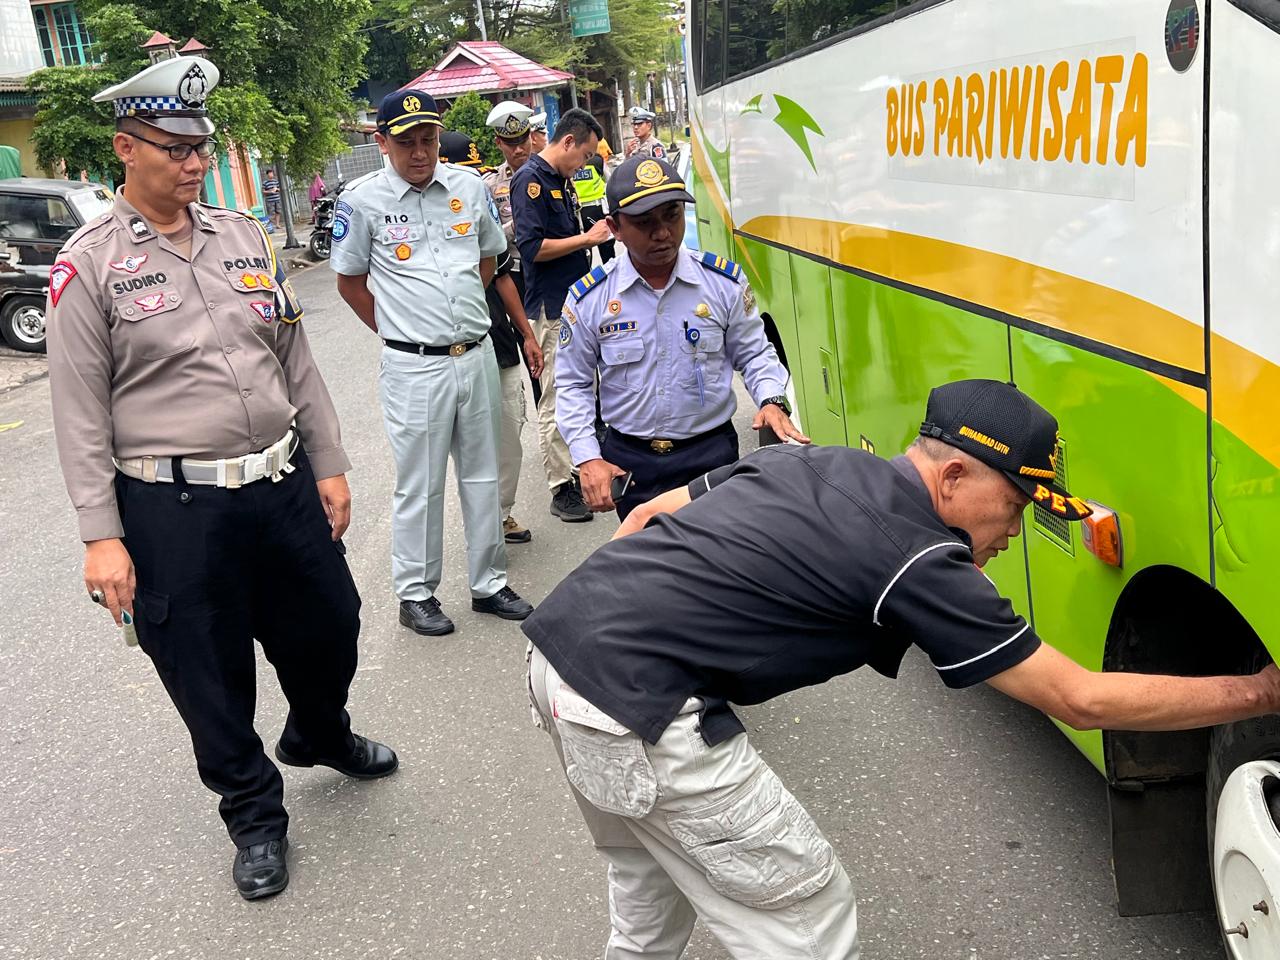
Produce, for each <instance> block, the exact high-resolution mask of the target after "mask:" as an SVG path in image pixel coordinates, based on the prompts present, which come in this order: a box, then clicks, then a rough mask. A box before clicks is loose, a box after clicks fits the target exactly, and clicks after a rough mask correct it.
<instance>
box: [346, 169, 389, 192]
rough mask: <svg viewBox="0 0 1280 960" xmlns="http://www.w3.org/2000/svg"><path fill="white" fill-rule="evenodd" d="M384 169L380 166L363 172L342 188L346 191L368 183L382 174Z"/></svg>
mask: <svg viewBox="0 0 1280 960" xmlns="http://www.w3.org/2000/svg"><path fill="white" fill-rule="evenodd" d="M382 170H383V168H382V167H379V168H378V169H377V170H371V171H369V172H368V173H365V174H361V175H360V176H358V177H356V178H355V179H354V180H352V181H351V182H350V183H348V184H347V185H346V186H344V187H343V188H342V192H343V193H346V192H347V191H348V190H354V189H355V188H356V187H358V186H361V185H362V184H365V183H368V182H369V181H370V180H372V179H373V178H374V177H376V176H377V175H378V174H380V173H381V172H382Z"/></svg>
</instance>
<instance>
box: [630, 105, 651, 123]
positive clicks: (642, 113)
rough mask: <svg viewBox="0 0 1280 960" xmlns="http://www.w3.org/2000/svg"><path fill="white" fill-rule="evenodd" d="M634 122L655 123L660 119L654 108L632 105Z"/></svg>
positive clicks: (632, 119)
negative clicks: (647, 108) (648, 108)
mask: <svg viewBox="0 0 1280 960" xmlns="http://www.w3.org/2000/svg"><path fill="white" fill-rule="evenodd" d="M630 116H631V122H632V123H653V121H654V120H656V119H658V115H657V114H656V113H654V112H653V111H652V110H646V109H645V108H644V107H632V108H631V112H630Z"/></svg>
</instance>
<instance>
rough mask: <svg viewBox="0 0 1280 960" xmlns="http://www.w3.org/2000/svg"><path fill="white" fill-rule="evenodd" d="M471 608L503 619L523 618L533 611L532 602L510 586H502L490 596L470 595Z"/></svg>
mask: <svg viewBox="0 0 1280 960" xmlns="http://www.w3.org/2000/svg"><path fill="white" fill-rule="evenodd" d="M471 609H472V610H475V611H476V612H477V613H492V614H493V615H494V616H495V617H501V618H502V619H503V620H523V619H524V618H525V617H527V616H528V615H529V614H531V613H533V604H532V603H530V602H529V601H528V600H524V599H522V598H521V596H520V594H518V593H516V592H515V591H514V590H512V589H511V588H510V587H503V588H502V589H501V590H499V591H498V592H497V593H495V594H494V595H493V596H492V597H472V598H471Z"/></svg>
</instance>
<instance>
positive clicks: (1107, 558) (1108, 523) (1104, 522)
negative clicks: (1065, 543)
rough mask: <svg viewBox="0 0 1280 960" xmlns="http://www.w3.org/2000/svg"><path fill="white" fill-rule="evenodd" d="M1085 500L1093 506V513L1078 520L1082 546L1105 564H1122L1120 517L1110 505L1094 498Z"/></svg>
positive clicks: (1122, 547)
mask: <svg viewBox="0 0 1280 960" xmlns="http://www.w3.org/2000/svg"><path fill="white" fill-rule="evenodd" d="M1086 502H1087V503H1088V504H1089V506H1090V507H1092V508H1093V513H1091V514H1090V515H1089V516H1087V517H1085V518H1084V519H1083V520H1081V521H1080V539H1081V540H1083V541H1084V548H1085V549H1086V550H1088V551H1089V552H1090V553H1092V554H1093V555H1094V556H1095V557H1097V558H1098V559H1099V560H1101V561H1102V562H1103V563H1105V564H1108V565H1110V566H1113V567H1121V566H1124V545H1123V541H1121V539H1120V518H1119V517H1118V516H1116V512H1115V511H1114V510H1112V509H1111V508H1110V507H1104V506H1103V505H1102V504H1100V503H1098V502H1096V501H1094V500H1088V501H1086Z"/></svg>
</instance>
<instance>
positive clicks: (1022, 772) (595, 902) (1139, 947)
mask: <svg viewBox="0 0 1280 960" xmlns="http://www.w3.org/2000/svg"><path fill="white" fill-rule="evenodd" d="M294 283H295V286H296V288H297V290H298V293H299V294H300V296H301V297H302V298H303V300H304V302H305V303H306V305H307V308H308V310H307V319H306V320H305V321H304V323H306V325H307V329H308V332H309V335H310V337H311V341H312V344H313V346H314V349H315V352H316V354H317V356H318V357H319V360H320V364H321V367H322V368H323V370H324V373H325V376H326V378H327V380H328V382H329V385H330V389H331V390H332V392H333V394H334V397H335V400H336V402H337V405H338V409H339V412H340V413H341V415H342V419H343V425H344V433H345V439H346V443H347V448H348V450H349V452H350V453H351V456H352V459H353V460H354V461H355V464H356V469H355V472H354V473H353V474H352V475H351V483H352V487H353V490H354V495H355V519H354V523H353V526H352V528H351V531H350V532H349V534H348V536H347V543H348V546H349V551H350V552H349V555H348V556H349V560H350V562H351V565H352V568H353V571H354V574H355V578H356V581H357V583H358V584H359V585H360V589H361V592H362V594H363V597H364V603H365V605H364V614H363V617H364V633H363V638H362V643H361V665H360V670H359V673H358V675H357V677H356V680H355V684H354V686H353V689H352V703H351V710H352V714H353V716H354V718H355V723H356V728H357V730H359V731H360V732H363V733H366V734H369V735H371V736H373V737H376V738H379V739H383V740H386V741H387V742H389V743H391V744H393V745H394V746H395V747H396V749H397V750H398V751H399V753H400V757H401V761H402V766H401V769H400V771H399V773H398V774H397V775H396V776H394V777H392V778H390V779H388V780H385V781H378V782H374V783H366V784H358V783H354V782H350V781H347V780H345V779H343V778H342V777H341V776H339V775H338V774H336V773H333V772H331V771H327V770H323V769H321V770H297V769H293V768H286V769H285V771H284V777H285V783H286V789H287V801H288V803H289V807H290V811H291V814H292V817H293V823H292V828H291V833H290V839H291V841H292V844H293V848H292V851H293V852H292V858H291V873H292V883H291V885H290V887H289V889H288V890H287V891H286V892H285V893H284V894H283V895H281V896H279V897H276V898H273V899H270V900H267V901H262V902H258V903H254V904H247V903H245V902H243V901H242V900H241V899H240V898H239V897H238V896H237V895H236V893H235V890H234V888H233V886H232V884H231V879H230V875H229V871H230V865H231V859H232V856H233V853H234V851H233V849H232V848H231V846H230V844H229V842H228V841H227V838H226V834H225V833H224V832H223V829H222V825H221V822H220V821H219V820H218V817H217V812H216V804H215V798H214V797H213V796H212V795H211V794H209V793H207V792H206V791H205V790H204V788H203V787H202V786H201V785H200V783H199V781H198V780H197V778H196V776H195V769H194V762H193V760H192V757H191V750H190V743H189V741H188V739H187V736H186V733H185V731H184V729H183V727H182V725H181V723H180V722H179V720H178V717H177V714H176V712H175V711H174V709H173V707H172V706H171V705H170V703H169V701H168V699H167V697H166V696H165V693H164V690H163V689H162V687H161V685H160V683H159V681H158V680H157V679H156V676H155V674H154V673H153V671H152V670H151V668H150V665H149V662H148V661H147V659H146V657H145V655H143V654H141V653H140V652H139V651H137V650H136V649H126V648H125V646H124V645H123V643H122V642H121V640H120V639H119V637H118V636H117V635H116V633H115V631H114V628H113V627H112V626H111V625H110V623H109V621H108V620H107V618H106V616H105V614H104V613H102V612H101V611H99V610H98V609H96V608H95V607H93V606H92V605H91V604H90V603H89V602H88V600H87V599H86V598H85V595H84V588H83V586H82V584H81V580H80V564H81V560H82V551H81V548H80V545H79V543H78V542H77V539H76V529H75V523H74V518H73V515H72V511H71V508H70V506H69V504H68V502H67V499H66V495H65V492H64V490H63V486H62V481H61V478H60V475H59V473H58V467H57V462H56V459H55V455H54V445H53V435H52V430H51V427H50V422H49V409H48V408H49V391H48V382H47V381H40V382H36V383H31V384H28V385H26V386H23V387H19V388H17V389H16V390H13V391H10V392H8V393H6V394H3V395H0V425H5V426H6V427H7V429H5V430H3V432H0V638H2V639H0V745H2V748H3V758H4V759H3V762H0V798H2V799H0V956H3V957H32V958H37V957H38V958H55V957H74V958H76V960H92V958H112V960H116V958H119V960H149V958H164V957H177V958H185V960H197V958H206V957H208V958H214V957H216V958H219V960H223V958H226V960H232V958H235V960H240V958H243V960H257V958H264V960H265V958H272V960H276V958H286V960H292V958H303V957H307V958H311V957H319V958H357V957H377V958H380V960H381V958H391V957H405V958H424V960H436V958H442V960H443V958H449V960H490V958H494V960H524V958H528V960H560V958H564V960H568V958H573V960H588V958H592V957H598V956H599V955H600V950H601V947H602V944H603V942H604V938H605V935H606V932H607V913H606V905H605V900H604V890H605V886H604V867H603V863H602V861H601V860H600V859H599V858H598V857H597V856H596V854H595V853H594V852H593V850H592V849H591V846H590V844H589V842H588V840H587V839H586V833H585V831H584V829H583V828H582V827H581V825H580V824H579V822H578V820H577V814H576V810H575V808H574V806H573V804H572V802H571V801H570V799H569V797H568V794H567V787H566V786H565V784H564V782H563V780H562V778H561V776H560V773H559V771H558V769H557V767H556V764H555V759H554V755H553V753H552V750H551V747H550V744H549V743H548V742H546V740H545V739H544V737H543V735H542V734H540V733H539V732H538V731H536V730H535V729H533V727H532V726H531V725H530V723H529V714H528V708H527V706H526V702H525V696H524V693H523V672H522V671H523V666H524V641H523V639H522V635H521V634H520V633H519V631H518V629H517V628H516V627H515V626H513V625H511V624H508V623H505V622H501V621H496V620H494V619H492V618H488V617H485V618H482V617H480V616H479V615H476V614H473V613H471V611H470V608H469V604H468V603H467V598H468V590H467V584H466V579H465V565H464V554H463V540H462V531H461V523H460V517H459V512H458V509H457V502H456V497H452V496H451V497H450V500H449V504H448V508H447V510H448V512H447V515H446V516H447V523H448V530H447V532H446V579H445V582H444V584H443V585H442V587H441V589H440V597H441V600H442V602H443V603H444V606H445V608H446V610H447V611H448V612H449V613H450V614H451V615H452V616H453V618H454V619H455V621H456V622H457V624H458V631H457V632H456V633H455V634H454V635H452V636H450V637H447V638H442V639H426V638H420V637H417V636H415V635H413V634H411V633H409V632H408V631H407V630H404V629H403V628H401V627H399V626H398V624H397V622H396V601H395V598H394V597H393V596H392V594H391V589H390V573H389V561H388V550H389V537H390V527H389V524H390V521H389V517H388V505H389V503H390V497H391V489H392V479H393V473H392V465H391V460H390V456H389V454H388V451H387V444H386V440H385V438H384V435H383V432H382V424H381V416H380V412H379V409H378V400H377V393H376V388H375V379H374V377H375V371H376V364H377V357H378V344H377V342H376V340H375V339H374V338H373V337H372V336H371V335H370V334H369V333H368V332H367V331H365V330H364V329H363V327H361V326H360V324H359V323H358V321H356V320H355V318H354V317H353V316H352V315H351V314H350V313H349V312H348V311H347V310H346V308H345V307H344V306H342V305H340V303H339V301H338V299H337V296H336V293H335V291H334V284H333V279H332V275H331V274H330V273H329V271H328V269H327V268H326V267H323V266H321V267H318V268H315V269H312V270H309V271H305V272H303V273H301V274H299V275H298V276H296V277H295V279H294ZM19 421H21V423H20V425H18V426H13V424H15V423H18V422H19ZM745 434H750V431H749V430H745ZM745 434H744V444H751V443H753V439H754V438H752V437H749V436H746V435H745ZM525 442H526V449H527V450H528V451H529V454H528V455H527V456H526V459H525V468H524V473H523V476H522V484H521V489H520V498H519V502H518V505H517V511H516V515H517V517H518V518H519V519H521V520H522V521H524V522H525V523H526V524H528V525H529V526H530V527H531V529H532V530H533V533H534V539H533V543H532V544H530V545H527V546H516V547H512V548H511V550H510V566H511V582H512V585H513V586H515V587H516V589H517V590H519V591H520V592H521V593H523V594H524V595H525V596H527V597H528V598H530V599H531V600H533V601H534V602H537V601H538V600H539V599H541V598H542V597H544V596H545V595H546V594H547V593H548V592H549V591H550V590H551V589H552V587H553V586H554V585H555V584H556V582H557V581H559V580H560V579H561V578H562V577H563V576H565V574H566V573H568V572H569V571H570V570H571V569H572V568H573V567H574V566H575V565H576V564H577V563H578V562H579V561H580V560H581V559H582V558H583V557H584V556H586V554H587V553H588V552H590V551H591V550H592V549H593V548H594V547H595V546H597V545H598V544H600V543H601V542H603V541H604V540H605V539H607V537H608V536H609V534H610V533H611V531H612V530H613V528H614V521H613V520H612V519H611V518H607V517H599V518H597V519H596V520H595V521H594V522H592V523H590V524H583V525H568V524H563V523H560V522H559V521H558V520H556V519H554V518H553V517H551V516H550V515H549V513H548V511H547V501H548V497H547V494H546V490H545V485H544V483H543V482H542V480H541V479H540V473H541V467H540V463H539V462H538V458H537V453H536V443H535V440H534V435H533V429H532V427H531V426H530V427H526V431H525ZM743 522H744V523H749V522H750V518H749V517H744V518H743ZM656 599H657V598H655V600H656ZM259 662H260V665H261V667H262V674H263V682H262V684H261V685H260V687H261V690H260V701H259V704H260V706H259V712H258V727H259V730H260V731H261V733H262V735H263V738H264V740H265V741H266V742H267V743H268V745H269V746H270V745H271V744H272V743H274V740H275V737H276V734H277V733H278V731H279V729H280V727H281V724H282V722H283V718H284V713H285V704H284V701H283V698H282V697H281V695H280V692H279V689H278V687H277V686H276V684H275V682H274V678H273V677H272V676H271V671H270V668H269V666H268V665H267V664H266V662H265V661H263V660H261V658H260V660H259ZM743 715H744V717H745V719H746V721H747V723H748V726H749V729H750V730H751V731H752V732H751V736H752V738H753V741H754V743H755V744H756V745H757V746H758V747H759V748H760V749H761V751H762V752H763V753H764V754H765V756H766V757H768V759H769V760H770V762H771V763H773V764H774V766H775V767H776V768H777V770H778V772H779V773H780V774H781V776H782V778H783V780H784V781H785V782H786V783H787V785H788V787H789V788H790V789H791V791H792V792H793V793H795V795H796V796H797V797H799V798H800V800H801V801H802V802H803V803H805V804H806V806H807V807H808V808H809V810H810V811H811V812H812V813H813V815H814V817H815V818H816V819H817V821H818V823H819V824H820V825H821V826H822V827H823V829H824V830H825V831H826V833H827V835H828V836H829V837H830V838H831V840H832V841H833V842H834V844H835V846H836V848H837V850H838V851H839V853H840V856H841V857H842V859H843V861H844V863H845V865H846V867H847V868H848V871H849V874H850V875H851V876H852V877H853V879H854V883H855V886H856V887H857V889H858V897H859V913H860V919H861V924H862V939H863V948H864V956H865V957H866V958H868V960H909V958H922V960H944V958H945V960H951V958H958V960H979V958H982V960H1040V958H1089V960H1133V958H1166V957H1187V958H1192V960H1214V958H1217V957H1218V953H1217V951H1218V946H1217V934H1216V932H1215V931H1214V925H1213V922H1212V918H1211V917H1209V916H1208V915H1190V916H1186V915H1184V916H1174V917H1153V918H1143V919H1123V918H1120V917H1119V916H1118V915H1117V914H1116V910H1115V906H1114V894H1113V887H1112V879H1111V871H1110V865H1109V861H1108V857H1109V851H1108V841H1107V812H1106V798H1105V793H1104V788H1103V784H1102V780H1101V778H1100V777H1099V776H1098V775H1097V774H1096V773H1095V772H1094V770H1093V768H1092V767H1090V766H1089V765H1088V764H1087V763H1086V762H1085V761H1084V760H1083V759H1082V758H1081V757H1080V756H1079V755H1078V754H1077V753H1076V752H1075V751H1074V749H1073V748H1072V747H1071V746H1070V745H1069V744H1068V743H1067V742H1066V741H1065V740H1063V739H1062V738H1061V737H1060V736H1059V735H1058V734H1057V733H1056V732H1055V731H1054V729H1053V728H1052V727H1051V725H1050V724H1049V723H1048V722H1047V721H1046V720H1045V719H1043V718H1042V717H1040V716H1039V715H1037V714H1035V713H1034V712H1032V711H1030V710H1027V709H1025V708H1023V707H1021V706H1020V705H1018V704H1015V703H1012V702H1010V701H1007V700H1005V699H1004V698H1002V697H1001V696H1000V695H999V694H997V693H995V692H994V691H992V690H989V689H987V688H985V687H982V688H979V689H974V690H969V691H965V692H960V693H955V692H948V691H947V690H946V689H945V688H944V687H943V686H942V684H941V682H940V681H939V680H938V679H937V677H936V675H935V674H934V673H933V672H932V670H931V669H930V668H929V666H928V663H927V662H926V661H925V660H924V658H922V657H920V656H915V655H912V656H909V657H908V660H907V662H906V664H905V666H904V669H903V671H902V676H901V677H900V678H899V679H898V680H897V681H890V680H886V679H884V678H882V677H880V676H878V675H876V674H874V673H872V672H871V671H869V670H865V671H861V672H859V673H856V674H853V675H850V676H846V677H842V678H839V679H837V680H835V681H833V682H831V683H828V684H826V685H824V686H822V687H818V688H813V689H808V690H802V691H798V692H796V693H793V694H791V695H789V696H786V697H783V698H780V699H778V700H776V701H773V702H772V703H770V704H767V705H764V706H761V707H755V708H751V709H747V710H745V711H743ZM724 956H725V954H724V952H723V951H722V950H721V949H720V948H719V947H718V946H717V945H716V944H715V942H714V941H713V940H711V938H709V937H708V936H707V935H706V934H705V933H702V932H701V931H699V932H698V933H697V934H695V937H694V941H693V944H692V945H691V946H690V948H689V950H688V952H687V957H688V958H689V960H720V958H723V957H724Z"/></svg>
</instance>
